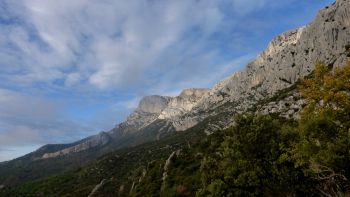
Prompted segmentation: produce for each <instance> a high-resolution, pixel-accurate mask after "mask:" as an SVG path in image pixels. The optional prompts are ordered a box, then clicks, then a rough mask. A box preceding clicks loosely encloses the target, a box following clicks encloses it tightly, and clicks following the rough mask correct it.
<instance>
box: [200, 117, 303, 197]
mask: <svg viewBox="0 0 350 197" xmlns="http://www.w3.org/2000/svg"><path fill="white" fill-rule="evenodd" d="M235 123H236V124H235V126H233V127H231V128H229V129H227V130H225V131H223V135H224V140H223V142H222V143H221V144H220V145H219V146H218V147H217V149H216V150H215V151H214V154H210V155H208V156H206V157H205V158H204V160H203V162H202V166H201V173H202V184H203V188H202V189H201V190H200V191H199V193H198V196H259V195H262V194H266V195H267V194H270V195H287V194H294V193H297V192H299V191H298V187H300V185H298V182H299V181H300V180H302V178H303V174H302V172H301V171H300V169H296V168H294V166H293V164H292V163H291V162H289V161H288V160H285V158H284V157H285V155H286V154H287V150H288V147H286V146H288V141H289V140H292V139H293V138H294V137H295V135H291V134H290V133H289V128H288V127H287V126H283V120H280V119H273V118H272V117H271V116H261V115H258V116H256V115H246V116H237V117H236V119H235Z"/></svg>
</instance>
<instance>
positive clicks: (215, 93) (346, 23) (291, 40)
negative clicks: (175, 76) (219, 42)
mask: <svg viewBox="0 0 350 197" xmlns="http://www.w3.org/2000/svg"><path fill="white" fill-rule="evenodd" d="M349 57H350V1H348V0H338V1H336V2H335V3H334V4H332V5H331V6H329V7H326V8H325V9H323V10H321V11H320V12H319V13H318V15H317V17H316V19H315V20H314V22H312V23H311V24H309V25H307V26H305V27H301V28H299V29H296V30H292V31H288V32H286V33H283V34H282V35H280V36H277V37H276V38H275V39H273V40H272V42H271V43H270V44H269V46H268V47H267V49H266V50H265V51H264V52H262V53H261V54H260V55H258V56H257V58H256V60H254V61H253V62H251V63H249V64H248V65H247V67H246V69H245V70H243V71H241V72H236V73H234V74H233V75H232V76H229V77H227V78H226V79H224V80H222V81H221V82H219V83H218V84H217V85H216V86H215V87H214V88H213V89H212V90H211V91H210V93H209V94H207V95H206V96H204V97H203V98H202V99H201V101H199V102H198V103H197V105H196V106H195V107H194V111H193V112H191V114H190V115H188V116H189V117H191V118H187V119H191V120H196V119H199V120H202V119H203V117H207V116H210V115H211V114H208V113H206V112H208V111H210V109H212V108H215V107H217V106H219V105H222V104H223V103H226V102H234V103H237V106H236V107H235V108H234V109H232V110H234V111H237V112H243V111H245V110H246V109H248V108H251V107H252V106H254V105H255V103H256V102H257V101H259V100H261V99H264V98H266V97H271V96H273V95H274V94H275V93H276V92H277V91H279V90H282V89H285V88H288V87H290V86H292V85H293V84H294V83H295V82H296V81H298V80H299V79H300V78H303V77H305V76H307V75H309V74H310V73H311V72H312V71H313V69H314V65H315V63H316V61H322V62H325V63H326V64H328V65H329V66H330V67H337V66H341V65H344V64H345V62H347V61H349ZM200 112H202V113H200ZM198 114H200V115H199V116H200V118H198ZM185 121H186V120H185Z"/></svg>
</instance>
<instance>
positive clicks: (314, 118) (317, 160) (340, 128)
mask: <svg viewBox="0 0 350 197" xmlns="http://www.w3.org/2000/svg"><path fill="white" fill-rule="evenodd" d="M300 92H301V94H302V96H303V97H304V98H305V99H306V100H307V103H308V105H307V106H306V107H305V108H304V110H303V112H302V113H301V118H300V121H299V128H298V129H299V135H300V139H299V141H298V143H296V145H295V148H294V150H293V151H292V152H293V153H292V154H293V157H294V159H295V162H296V166H301V167H303V168H304V169H305V172H306V173H307V174H309V175H310V176H311V177H312V178H313V179H315V180H317V181H318V183H319V185H318V189H319V191H320V192H322V193H323V194H325V195H328V196H334V195H337V194H339V192H341V191H343V192H344V191H345V190H346V189H347V187H348V186H349V181H348V178H349V177H350V169H349V168H350V63H349V64H348V65H346V66H344V67H341V68H336V69H334V70H330V69H329V68H328V67H327V66H325V65H324V64H321V63H318V64H317V65H316V68H315V71H314V74H313V76H312V77H311V78H309V79H306V80H304V81H303V82H302V84H301V86H300Z"/></svg>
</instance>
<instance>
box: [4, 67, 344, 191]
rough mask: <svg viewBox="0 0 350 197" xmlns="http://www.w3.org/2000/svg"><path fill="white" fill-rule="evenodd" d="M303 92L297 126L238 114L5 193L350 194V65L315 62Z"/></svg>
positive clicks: (274, 116)
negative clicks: (219, 125)
mask: <svg viewBox="0 0 350 197" xmlns="http://www.w3.org/2000/svg"><path fill="white" fill-rule="evenodd" d="M299 90H300V93H301V94H302V96H303V97H304V98H305V99H306V100H307V101H308V102H307V103H308V104H307V106H306V107H305V108H304V110H303V111H302V112H301V114H300V119H299V120H298V121H294V120H287V119H284V118H281V117H279V116H278V114H270V115H259V114H255V113H251V114H243V115H238V116H236V117H235V124H234V125H233V126H231V127H229V128H227V129H225V130H222V131H217V132H215V133H214V134H212V135H210V136H208V137H204V136H203V135H198V131H197V130H190V131H189V132H185V133H181V134H177V136H172V137H169V138H166V139H164V140H162V141H160V142H156V143H149V144H144V145H142V146H138V147H134V148H129V149H123V150H120V151H117V152H114V153H111V154H109V155H106V156H104V157H103V158H101V159H99V160H98V161H97V162H95V163H92V164H90V165H89V166H87V167H85V168H83V169H79V170H76V171H74V172H70V173H65V174H63V175H61V176H56V177H52V178H49V179H46V180H44V181H38V182H34V183H28V184H25V185H22V186H20V187H15V188H12V189H11V188H7V189H5V190H2V191H0V196H87V195H88V194H89V193H90V192H91V191H92V190H93V188H94V186H95V185H97V184H98V183H100V181H101V180H105V181H104V182H103V183H104V184H103V185H102V186H101V188H100V189H99V190H98V191H97V192H96V194H95V196H348V195H350V190H349V189H350V185H349V184H350V182H349V178H350V64H349V65H347V66H345V67H342V68H336V69H333V70H330V69H329V68H328V67H327V66H325V65H323V64H317V65H316V69H315V71H314V73H313V74H312V76H310V77H308V78H307V79H305V80H303V81H302V82H300V85H299ZM198 128H201V127H197V129H198ZM201 138H202V139H201ZM169 155H170V156H169ZM1 192H2V193H1Z"/></svg>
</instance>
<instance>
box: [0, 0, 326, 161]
mask: <svg viewBox="0 0 350 197" xmlns="http://www.w3.org/2000/svg"><path fill="white" fill-rule="evenodd" d="M332 2H333V1H330V0H317V1H316V0H315V1H300V0H283V1H281V0H127V1H125V0H98V1H96V0H59V1H57V0H0V161H5V160H10V159H13V158H16V157H19V156H21V155H24V154H26V153H29V152H31V151H34V150H35V149H37V148H39V147H40V146H42V145H44V144H53V143H68V142H73V141H75V140H78V139H81V138H84V137H87V136H89V135H93V134H96V133H98V132H100V131H108V130H110V129H112V128H113V127H114V126H115V125H116V124H117V123H119V122H121V121H123V120H125V118H126V117H127V115H128V114H129V113H130V112H132V111H133V110H134V109H135V108H136V107H137V104H138V102H139V100H140V98H142V97H143V96H145V95H155V94H160V95H169V96H172V95H177V94H179V93H180V92H181V90H182V89H185V88H192V87H200V88H204V87H207V88H210V87H213V86H214V85H215V84H216V83H217V82H218V81H220V79H223V78H224V77H227V76H229V75H231V74H232V73H233V72H234V71H237V70H241V69H243V68H244V66H245V65H246V64H247V63H248V62H249V61H251V60H253V59H254V58H255V57H256V55H257V54H258V53H260V52H261V51H263V50H264V48H265V47H266V46H267V44H268V42H269V41H270V40H271V39H272V38H273V37H275V36H277V35H278V34H280V33H282V32H285V31H287V30H291V29H294V28H297V27H300V26H303V25H306V24H308V23H309V22H311V21H312V20H313V18H314V17H315V16H316V13H317V11H318V10H319V9H321V8H323V7H325V6H326V5H329V4H331V3H332Z"/></svg>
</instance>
